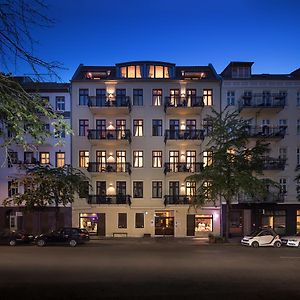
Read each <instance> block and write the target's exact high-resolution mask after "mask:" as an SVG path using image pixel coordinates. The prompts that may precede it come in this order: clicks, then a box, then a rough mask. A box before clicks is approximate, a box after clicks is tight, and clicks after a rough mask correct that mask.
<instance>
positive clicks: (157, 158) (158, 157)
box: [152, 151, 162, 168]
mask: <svg viewBox="0 0 300 300" xmlns="http://www.w3.org/2000/svg"><path fill="white" fill-rule="evenodd" d="M161 167H162V151H152V168H161Z"/></svg>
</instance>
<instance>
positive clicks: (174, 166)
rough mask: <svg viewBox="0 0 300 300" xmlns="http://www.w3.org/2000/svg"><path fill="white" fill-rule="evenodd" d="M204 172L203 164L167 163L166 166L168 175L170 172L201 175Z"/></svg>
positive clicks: (165, 170) (165, 169)
mask: <svg viewBox="0 0 300 300" xmlns="http://www.w3.org/2000/svg"><path fill="white" fill-rule="evenodd" d="M202 170H203V163H200V162H197V163H185V162H183V163H181V162H179V163H170V162H168V163H165V165H164V173H165V174H167V173H169V172H174V173H177V172H186V173H200V172H201V171H202Z"/></svg>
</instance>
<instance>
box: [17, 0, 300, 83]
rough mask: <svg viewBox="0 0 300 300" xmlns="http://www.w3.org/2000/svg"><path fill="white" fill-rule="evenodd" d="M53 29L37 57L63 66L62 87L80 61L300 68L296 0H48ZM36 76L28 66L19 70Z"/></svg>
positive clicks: (45, 31) (42, 37)
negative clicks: (246, 63) (245, 63)
mask: <svg viewBox="0 0 300 300" xmlns="http://www.w3.org/2000/svg"><path fill="white" fill-rule="evenodd" d="M46 3H48V5H49V8H48V12H47V14H48V15H49V17H51V18H53V19H54V20H55V24H54V26H52V27H51V28H37V29H35V30H34V31H33V32H32V35H33V37H34V38H35V39H36V40H38V41H39V42H38V44H36V45H35V46H34V53H35V55H38V56H39V57H41V58H43V59H45V60H49V61H53V60H56V61H60V62H61V63H63V65H64V69H62V70H59V75H60V76H61V78H62V80H63V81H69V80H70V79H71V77H72V75H73V74H74V72H75V70H76V68H77V67H78V65H79V64H80V63H82V64H84V65H115V64H116V63H120V62H125V61H134V60H159V61H166V62H172V63H175V64H176V65H208V64H209V63H212V64H213V66H214V67H215V69H216V71H217V72H218V73H220V72H221V71H222V70H223V69H224V68H225V67H226V65H227V64H228V63H229V62H230V61H253V62H255V63H254V65H253V69H252V72H253V73H276V74H280V73H290V72H291V71H293V70H295V69H297V68H299V67H300V38H299V34H300V17H299V15H300V1H297V0H280V1H279V0H239V1H238V0H210V1H206V0H205V1H204V0H184V1H180V0H151V1H150V0H147V1H144V0H109V1H107V0H98V1H97V0H84V1H82V0H51V1H50V0H49V1H47V0H46ZM13 72H14V73H17V75H21V74H30V72H31V71H30V70H29V69H28V68H26V67H25V66H24V65H22V64H21V65H18V66H17V68H16V69H14V70H13Z"/></svg>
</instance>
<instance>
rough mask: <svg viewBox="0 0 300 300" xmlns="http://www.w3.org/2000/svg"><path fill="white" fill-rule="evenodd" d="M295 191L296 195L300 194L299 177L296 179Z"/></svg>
mask: <svg viewBox="0 0 300 300" xmlns="http://www.w3.org/2000/svg"><path fill="white" fill-rule="evenodd" d="M296 193H297V197H299V196H300V179H297V180H296Z"/></svg>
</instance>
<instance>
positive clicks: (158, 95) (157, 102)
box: [152, 89, 162, 106]
mask: <svg viewBox="0 0 300 300" xmlns="http://www.w3.org/2000/svg"><path fill="white" fill-rule="evenodd" d="M152 105H153V106H161V105H162V89H153V90H152Z"/></svg>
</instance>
